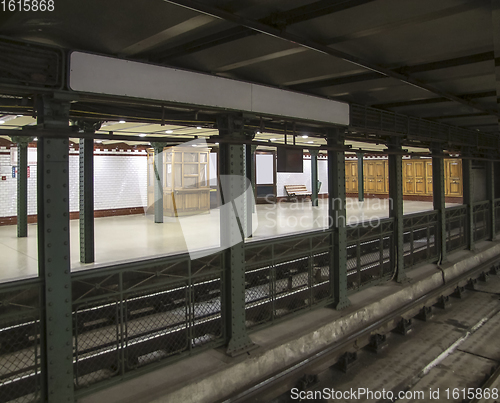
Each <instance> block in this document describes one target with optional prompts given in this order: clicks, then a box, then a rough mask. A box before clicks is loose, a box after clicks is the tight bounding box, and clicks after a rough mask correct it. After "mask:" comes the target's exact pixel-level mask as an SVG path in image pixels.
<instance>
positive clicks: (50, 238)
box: [37, 97, 74, 403]
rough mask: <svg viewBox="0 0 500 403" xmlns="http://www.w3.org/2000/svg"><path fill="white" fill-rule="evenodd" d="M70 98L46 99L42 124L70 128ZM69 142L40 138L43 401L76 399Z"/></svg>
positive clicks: (58, 402) (42, 105) (39, 115)
mask: <svg viewBox="0 0 500 403" xmlns="http://www.w3.org/2000/svg"><path fill="white" fill-rule="evenodd" d="M69 106H70V104H69V102H64V101H56V100H54V99H51V98H48V97H47V98H45V97H44V98H43V100H40V101H39V106H38V108H37V118H38V126H39V127H42V128H44V129H45V130H53V132H54V134H57V132H58V131H61V130H65V131H66V132H67V131H68V122H69V120H68V116H69ZM68 156H69V141H68V139H66V138H60V137H54V138H50V137H39V140H38V170H37V179H38V188H37V193H38V267H39V275H40V277H41V279H42V282H43V286H42V301H43V303H44V310H43V313H44V315H43V316H42V331H41V363H42V374H43V378H42V390H43V392H42V393H43V397H42V401H45V402H48V403H63V402H73V401H74V390H73V389H74V386H73V332H72V325H73V323H72V296H71V273H70V261H71V260H70V240H69V173H68V168H69V166H68V165H69V164H68Z"/></svg>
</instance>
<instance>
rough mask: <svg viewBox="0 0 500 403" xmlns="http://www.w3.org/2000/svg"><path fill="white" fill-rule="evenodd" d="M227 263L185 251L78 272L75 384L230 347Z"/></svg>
mask: <svg viewBox="0 0 500 403" xmlns="http://www.w3.org/2000/svg"><path fill="white" fill-rule="evenodd" d="M222 267H223V266H222V255H221V254H220V253H216V254H214V255H210V256H207V257H204V258H202V259H198V260H190V259H189V255H186V254H183V255H179V256H173V257H171V258H164V259H158V260H153V261H151V262H149V263H147V262H146V263H144V262H138V263H132V264H124V265H120V266H116V267H110V268H107V269H102V270H98V271H97V270H96V271H86V272H80V273H75V274H73V282H72V287H73V336H74V371H75V388H76V389H77V390H79V389H82V388H84V387H87V386H89V385H93V384H96V383H99V382H102V381H105V380H108V379H110V378H114V377H120V376H124V375H125V374H127V373H129V372H131V371H135V370H137V369H139V368H141V367H144V366H146V365H148V364H153V363H157V362H159V361H163V360H165V359H167V358H170V357H173V356H180V355H186V354H190V353H191V352H192V351H193V350H195V349H198V348H199V347H201V346H207V347H208V346H210V347H214V346H218V345H222V344H224V341H225V340H224V332H223V329H224V326H223V319H222V315H221V306H222V281H221V280H222Z"/></svg>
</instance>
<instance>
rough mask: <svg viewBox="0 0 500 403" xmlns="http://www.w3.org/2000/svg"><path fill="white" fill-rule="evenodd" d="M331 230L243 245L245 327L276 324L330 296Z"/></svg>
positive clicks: (318, 303) (324, 300) (320, 302)
mask: <svg viewBox="0 0 500 403" xmlns="http://www.w3.org/2000/svg"><path fill="white" fill-rule="evenodd" d="M331 240H332V233H331V232H330V231H315V232H312V233H308V234H301V235H292V236H287V237H280V238H276V239H266V240H260V241H254V242H249V243H247V244H246V245H245V257H246V259H245V260H246V266H245V283H246V285H245V312H246V325H247V328H249V329H251V328H255V327H257V326H259V325H263V324H266V323H271V322H275V321H276V320H278V319H281V318H283V317H286V316H288V315H290V314H292V313H294V312H296V311H300V310H303V309H308V308H311V307H313V306H319V305H320V304H322V303H325V302H326V301H327V300H328V299H329V298H330V297H331V287H330V267H331V263H330V262H331V254H330V253H331Z"/></svg>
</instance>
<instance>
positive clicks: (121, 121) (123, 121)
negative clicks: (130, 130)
mask: <svg viewBox="0 0 500 403" xmlns="http://www.w3.org/2000/svg"><path fill="white" fill-rule="evenodd" d="M118 123H127V122H126V121H125V120H120V121H119V122H118Z"/></svg>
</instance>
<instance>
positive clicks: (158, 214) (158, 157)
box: [151, 142, 166, 224]
mask: <svg viewBox="0 0 500 403" xmlns="http://www.w3.org/2000/svg"><path fill="white" fill-rule="evenodd" d="M151 146H152V147H153V149H154V164H153V166H154V170H155V190H154V198H155V201H154V211H155V223H157V224H161V223H162V222H163V148H164V147H165V146H166V144H165V143H161V142H152V143H151Z"/></svg>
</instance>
